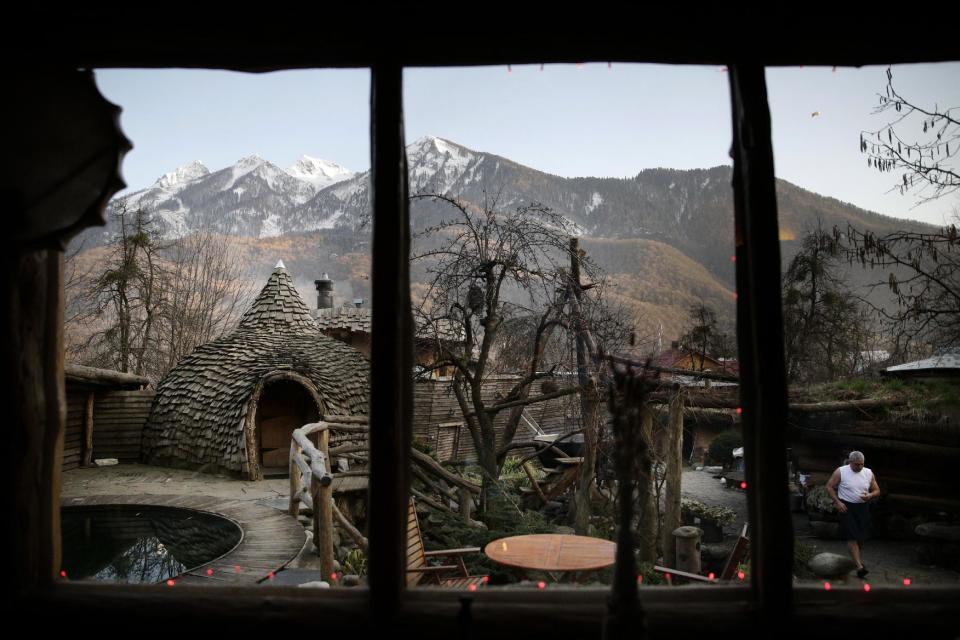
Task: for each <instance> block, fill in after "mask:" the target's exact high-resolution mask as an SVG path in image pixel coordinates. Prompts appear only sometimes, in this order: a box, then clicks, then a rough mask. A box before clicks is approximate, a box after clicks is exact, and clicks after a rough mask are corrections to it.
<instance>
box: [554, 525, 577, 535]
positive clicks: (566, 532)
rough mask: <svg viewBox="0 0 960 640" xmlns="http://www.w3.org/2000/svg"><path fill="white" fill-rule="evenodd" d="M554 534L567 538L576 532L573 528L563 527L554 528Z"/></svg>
mask: <svg viewBox="0 0 960 640" xmlns="http://www.w3.org/2000/svg"><path fill="white" fill-rule="evenodd" d="M554 533H559V534H562V535H567V536H573V535H576V534H577V532H576V531H575V530H574V528H573V527H564V526H559V527H554Z"/></svg>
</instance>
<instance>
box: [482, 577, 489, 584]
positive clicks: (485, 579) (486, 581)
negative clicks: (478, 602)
mask: <svg viewBox="0 0 960 640" xmlns="http://www.w3.org/2000/svg"><path fill="white" fill-rule="evenodd" d="M488 582H490V576H483V584H487V583H488Z"/></svg>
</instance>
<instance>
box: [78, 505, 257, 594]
mask: <svg viewBox="0 0 960 640" xmlns="http://www.w3.org/2000/svg"><path fill="white" fill-rule="evenodd" d="M60 518H61V530H62V536H63V562H62V567H61V568H62V570H63V571H64V572H65V573H66V576H67V578H69V579H70V580H95V581H102V582H120V583H128V584H129V583H157V582H163V581H165V580H168V579H170V578H175V577H176V576H178V575H180V574H181V573H184V572H186V571H190V570H192V569H195V568H197V567H199V566H202V565H204V564H207V563H208V562H211V561H213V560H216V559H217V558H220V557H221V556H223V555H225V554H227V553H229V552H230V551H231V550H232V549H234V548H235V547H236V546H237V545H238V544H239V543H240V540H241V539H242V538H243V531H242V530H241V529H240V527H239V525H237V524H236V523H235V522H233V521H232V520H228V519H227V518H223V517H221V516H217V515H214V514H212V513H206V512H203V511H193V510H190V509H177V508H174V507H159V506H148V505H98V506H88V507H63V508H62V509H61V510H60Z"/></svg>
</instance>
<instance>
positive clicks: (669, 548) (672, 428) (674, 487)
mask: <svg viewBox="0 0 960 640" xmlns="http://www.w3.org/2000/svg"><path fill="white" fill-rule="evenodd" d="M664 444H665V446H664V452H663V457H664V458H665V462H666V480H665V482H664V486H663V490H664V496H665V498H664V509H663V526H662V527H661V529H660V548H661V549H663V563H664V564H665V565H667V566H668V567H676V552H677V539H676V538H674V537H673V530H674V529H676V528H677V527H679V526H680V490H681V487H680V484H681V483H680V479H681V474H682V472H683V395H682V394H680V393H677V394H675V395H674V399H673V402H671V403H670V413H669V415H668V417H667V433H666V441H665V443H664Z"/></svg>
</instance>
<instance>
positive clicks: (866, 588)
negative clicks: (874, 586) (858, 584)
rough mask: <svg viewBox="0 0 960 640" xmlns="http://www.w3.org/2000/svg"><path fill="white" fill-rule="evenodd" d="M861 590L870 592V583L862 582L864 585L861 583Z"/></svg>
mask: <svg viewBox="0 0 960 640" xmlns="http://www.w3.org/2000/svg"><path fill="white" fill-rule="evenodd" d="M863 590H864V591H866V592H867V593H869V592H870V583H869V582H864V583H863Z"/></svg>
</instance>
